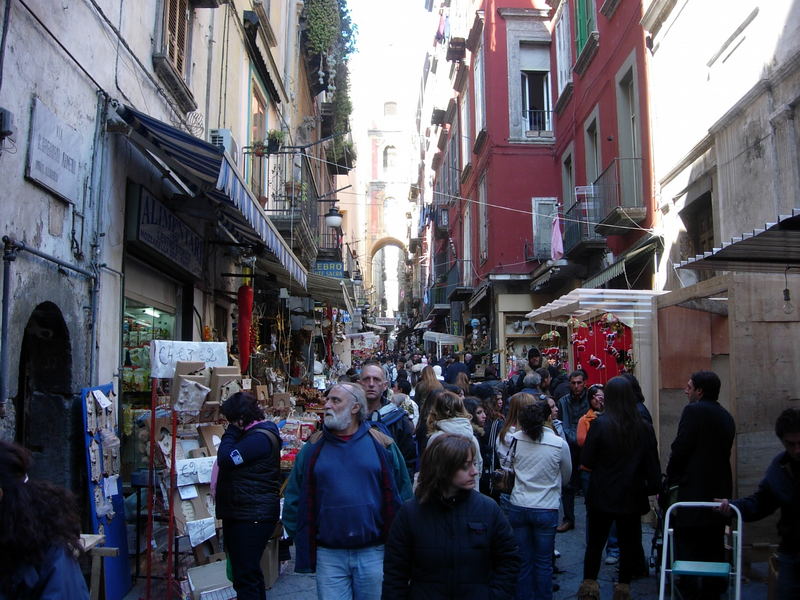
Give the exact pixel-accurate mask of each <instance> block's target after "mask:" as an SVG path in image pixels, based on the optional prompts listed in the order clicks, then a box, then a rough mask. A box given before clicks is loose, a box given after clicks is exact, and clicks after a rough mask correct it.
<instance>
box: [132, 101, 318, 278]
mask: <svg viewBox="0 0 800 600" xmlns="http://www.w3.org/2000/svg"><path fill="white" fill-rule="evenodd" d="M117 113H118V114H119V116H120V117H121V118H122V119H123V120H124V121H125V122H126V123H127V124H128V126H129V127H130V132H129V137H130V139H131V141H133V142H134V143H135V144H136V145H137V146H139V147H140V148H141V149H142V150H143V151H144V153H145V155H146V156H148V157H149V155H152V156H154V157H156V158H157V159H158V160H159V161H161V162H163V163H164V164H165V165H166V166H167V167H168V168H169V169H171V170H173V171H174V172H175V173H176V174H178V176H179V177H180V178H181V179H183V180H184V181H186V182H187V183H188V184H190V185H191V186H192V187H193V188H194V189H195V191H196V193H197V194H201V193H203V194H205V195H207V196H209V197H210V198H212V199H213V200H216V201H217V202H219V203H220V205H221V206H222V207H223V208H224V209H225V210H224V212H225V214H224V215H222V216H221V217H220V222H221V224H222V225H223V226H226V227H227V228H234V229H235V231H236V233H237V234H240V235H241V236H242V237H244V238H250V239H253V238H257V239H258V240H259V241H261V242H263V243H264V244H265V245H266V247H267V248H268V249H269V250H270V251H271V252H272V253H273V254H274V255H275V256H276V257H277V258H278V261H280V263H281V265H282V266H283V267H284V268H285V269H286V270H287V271H288V272H289V274H290V275H291V276H292V278H293V279H294V280H295V281H297V282H298V283H299V284H300V285H302V286H303V287H304V288H305V287H306V284H307V278H308V272H307V271H306V269H305V267H303V265H302V263H301V262H300V261H299V260H298V258H297V257H296V256H295V255H294V253H293V252H292V249H291V248H290V247H289V245H288V244H287V243H286V241H285V240H284V239H283V236H281V234H280V233H279V232H278V230H277V229H276V228H275V226H274V225H273V224H272V222H271V221H270V220H269V217H267V215H266V214H264V212H263V210H262V209H261V206H260V205H259V204H258V201H257V200H256V198H255V197H254V196H253V194H252V192H251V191H250V190H249V188H248V187H247V185H245V182H244V181H243V179H242V176H241V175H240V174H239V172H238V170H237V168H236V166H235V165H234V162H233V160H232V158H231V157H230V155H228V154H227V153H226V152H224V151H223V150H222V149H221V148H219V147H218V146H215V145H214V144H210V143H208V142H206V141H203V140H201V139H200V138H197V137H195V136H193V135H191V134H189V133H186V132H185V131H182V130H180V129H178V128H176V127H173V126H171V125H167V124H166V123H164V122H162V121H159V120H158V119H154V118H153V117H151V116H149V115H146V114H144V113H141V112H139V111H137V110H134V109H133V108H130V107H129V106H119V107H117Z"/></svg>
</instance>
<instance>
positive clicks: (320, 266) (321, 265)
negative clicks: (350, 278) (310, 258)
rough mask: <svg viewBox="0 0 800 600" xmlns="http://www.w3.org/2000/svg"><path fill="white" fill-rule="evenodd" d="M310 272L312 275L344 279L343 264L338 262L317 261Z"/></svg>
mask: <svg viewBox="0 0 800 600" xmlns="http://www.w3.org/2000/svg"><path fill="white" fill-rule="evenodd" d="M312 272H313V273H314V275H324V276H325V277H335V278H337V279H344V263H342V261H340V260H318V261H317V263H316V264H315V265H314V271H312Z"/></svg>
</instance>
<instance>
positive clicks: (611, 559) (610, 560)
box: [606, 554, 619, 565]
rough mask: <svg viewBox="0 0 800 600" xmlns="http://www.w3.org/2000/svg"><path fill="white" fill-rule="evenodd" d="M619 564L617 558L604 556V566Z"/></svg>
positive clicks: (610, 555)
mask: <svg viewBox="0 0 800 600" xmlns="http://www.w3.org/2000/svg"><path fill="white" fill-rule="evenodd" d="M618 562H619V556H615V555H613V554H609V555H608V556H606V564H607V565H615V564H617V563H618Z"/></svg>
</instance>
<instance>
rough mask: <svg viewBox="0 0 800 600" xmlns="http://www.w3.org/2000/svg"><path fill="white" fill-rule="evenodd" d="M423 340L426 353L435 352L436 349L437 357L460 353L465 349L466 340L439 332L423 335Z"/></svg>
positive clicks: (427, 332) (429, 332) (428, 332)
mask: <svg viewBox="0 0 800 600" xmlns="http://www.w3.org/2000/svg"><path fill="white" fill-rule="evenodd" d="M422 340H423V341H424V342H425V349H426V351H429V352H433V351H434V349H435V352H436V356H437V357H440V356H443V355H444V354H451V353H453V352H459V351H460V350H461V349H462V348H463V347H464V338H463V337H461V336H460V335H450V334H449V333H439V332H438V331H426V332H425V333H423V334H422Z"/></svg>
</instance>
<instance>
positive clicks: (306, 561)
mask: <svg viewBox="0 0 800 600" xmlns="http://www.w3.org/2000/svg"><path fill="white" fill-rule="evenodd" d="M366 415H367V398H366V395H365V394H364V390H363V388H362V387H361V386H360V385H358V384H357V383H339V384H337V385H335V386H333V387H332V388H331V389H330V390H329V392H328V396H327V400H326V402H325V418H324V420H323V423H324V426H323V428H322V431H318V432H316V433H315V434H314V435H312V436H311V437H310V438H309V439H308V442H307V443H306V444H305V445H304V446H303V448H302V450H300V453H299V454H298V455H297V459H296V461H295V465H294V469H292V472H291V474H290V475H289V481H288V483H287V485H286V490H285V493H284V505H283V525H284V527H285V528H286V531H287V533H288V534H289V535H290V536H291V537H293V538H294V541H295V549H296V555H295V570H296V571H297V572H298V573H313V572H315V571H316V573H317V597H318V598H320V599H321V600H327V599H334V598H335V599H337V600H339V599H342V598H358V599H362V598H363V599H365V600H371V599H375V600H379V599H380V597H381V585H382V582H383V544H384V542H385V540H386V537H387V535H388V533H389V528H390V527H391V525H392V521H393V520H394V516H395V514H396V513H397V511H398V510H399V508H400V505H401V504H402V502H404V501H405V500H408V499H409V498H411V493H412V492H411V481H410V480H409V476H408V470H407V469H406V467H405V464H404V462H403V455H402V454H401V453H400V450H399V449H398V448H397V445H396V444H395V443H394V441H393V440H392V438H390V437H389V436H387V435H385V434H383V433H381V432H380V431H378V430H377V429H375V428H373V427H370V425H369V423H367V422H366Z"/></svg>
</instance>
